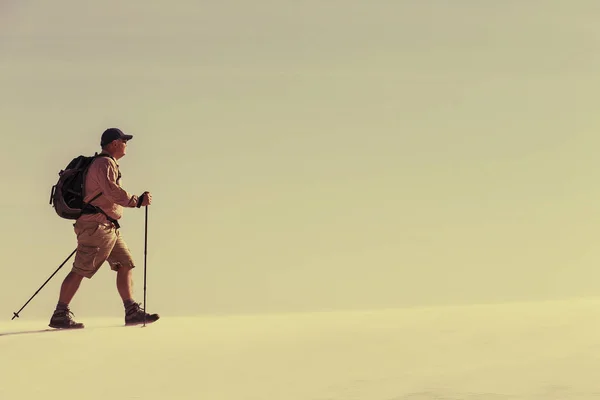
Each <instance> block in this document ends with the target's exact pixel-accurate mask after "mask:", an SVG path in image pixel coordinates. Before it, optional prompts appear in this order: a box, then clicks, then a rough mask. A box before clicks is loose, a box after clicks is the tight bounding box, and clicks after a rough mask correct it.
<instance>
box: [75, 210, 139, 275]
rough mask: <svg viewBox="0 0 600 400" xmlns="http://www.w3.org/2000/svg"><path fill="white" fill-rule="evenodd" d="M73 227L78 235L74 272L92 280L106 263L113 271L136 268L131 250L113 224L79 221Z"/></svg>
mask: <svg viewBox="0 0 600 400" xmlns="http://www.w3.org/2000/svg"><path fill="white" fill-rule="evenodd" d="M73 227H74V230H75V234H76V235H77V252H76V253H75V261H74V262H73V272H75V273H77V274H79V275H82V276H84V277H85V278H91V277H92V276H94V274H95V273H96V272H98V270H99V269H100V267H101V266H102V264H104V262H105V261H108V263H109V264H110V269H112V270H113V271H118V270H119V268H121V267H125V268H134V267H135V265H134V263H133V257H132V256H131V253H130V252H129V248H128V247H127V245H126V244H125V241H123V238H122V237H121V233H120V232H119V231H118V230H117V229H116V228H115V227H114V225H113V224H111V223H98V222H87V221H86V222H83V221H77V222H75V224H73Z"/></svg>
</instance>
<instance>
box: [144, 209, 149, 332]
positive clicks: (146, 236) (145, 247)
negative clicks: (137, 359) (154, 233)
mask: <svg viewBox="0 0 600 400" xmlns="http://www.w3.org/2000/svg"><path fill="white" fill-rule="evenodd" d="M147 254H148V206H146V220H145V223H144V326H146V310H147V308H146V255H147Z"/></svg>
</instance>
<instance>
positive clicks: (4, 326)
mask: <svg viewBox="0 0 600 400" xmlns="http://www.w3.org/2000/svg"><path fill="white" fill-rule="evenodd" d="M599 312H600V301H598V300H596V299H580V300H568V301H567V300H565V301H554V302H537V303H511V304H497V305H474V306H452V307H451V306H449V307H430V308H413V309H390V310H374V311H347V312H339V311H336V312H315V313H295V314H271V315H238V316H231V315H230V316H225V315H223V316H189V317H169V316H163V317H162V318H161V320H159V321H158V322H157V323H155V324H153V325H148V326H146V327H124V326H123V324H122V320H121V319H120V318H118V317H115V318H113V319H110V318H109V319H106V318H103V319H99V318H88V319H86V318H85V317H84V316H76V319H78V320H81V321H82V322H84V323H86V328H85V329H83V330H76V331H46V329H49V328H47V321H40V320H36V321H30V320H27V318H21V319H19V320H14V321H10V322H2V323H0V354H1V355H2V356H1V358H0V359H1V362H0V398H1V399H6V400H21V399H86V400H96V399H98V400H99V399H103V400H104V399H147V400H158V399H161V400H162V399H173V400H176V399H210V400H234V399H235V400H242V399H243V400H246V399H248V400H259V399H261V400H263V399H264V400H351V399H356V400H358V399H360V400H429V399H436V400H442V399H443V400H459V399H461V400H462V399H464V400H483V399H491V400H499V399H511V400H512V399H515V400H516V399H528V400H535V399H539V400H550V399H561V400H566V399H569V400H583V399H596V398H600V381H599V380H598V371H599V370H600V357H599V355H600V335H599V333H600V329H599V328H600V324H599V323H598V314H599Z"/></svg>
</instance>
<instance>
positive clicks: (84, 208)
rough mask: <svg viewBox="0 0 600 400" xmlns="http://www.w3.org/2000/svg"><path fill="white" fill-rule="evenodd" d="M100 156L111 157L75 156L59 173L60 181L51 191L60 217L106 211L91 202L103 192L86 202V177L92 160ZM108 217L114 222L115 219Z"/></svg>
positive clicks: (51, 198)
mask: <svg viewBox="0 0 600 400" xmlns="http://www.w3.org/2000/svg"><path fill="white" fill-rule="evenodd" d="M98 157H110V156H109V155H108V154H98V153H96V154H94V155H93V156H78V157H75V158H74V159H73V160H72V161H71V162H70V163H69V164H68V165H67V167H66V168H65V169H63V170H61V171H60V172H59V173H58V176H59V178H58V182H57V183H56V185H54V186H52V189H51V191H50V204H51V205H52V206H53V207H54V210H55V211H56V213H57V214H58V216H59V217H61V218H65V219H77V218H79V217H80V216H81V215H83V214H95V213H97V212H101V213H102V214H104V215H106V213H105V212H104V211H103V210H102V209H100V208H99V207H97V206H92V205H90V204H89V203H91V202H92V201H94V200H95V199H97V198H98V197H99V196H100V195H102V193H98V195H96V196H94V198H93V199H91V200H90V201H89V202H87V203H84V201H83V199H84V198H85V196H86V193H85V178H86V177H87V171H88V169H89V167H90V165H91V164H92V162H93V161H94V160H95V159H96V158H98ZM106 217H107V218H108V219H109V220H110V221H111V222H113V223H116V221H115V220H113V219H112V218H109V217H108V216H107V215H106Z"/></svg>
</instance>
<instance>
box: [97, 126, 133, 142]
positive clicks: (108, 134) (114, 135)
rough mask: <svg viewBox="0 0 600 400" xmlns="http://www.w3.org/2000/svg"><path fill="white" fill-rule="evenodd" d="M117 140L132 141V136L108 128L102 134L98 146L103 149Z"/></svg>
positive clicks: (116, 129) (117, 129)
mask: <svg viewBox="0 0 600 400" xmlns="http://www.w3.org/2000/svg"><path fill="white" fill-rule="evenodd" d="M117 139H125V140H131V139H133V135H126V134H124V133H123V131H122V130H120V129H119V128H108V129H107V130H105V131H104V133H102V139H101V140H100V146H102V147H104V146H106V145H107V144H109V143H110V142H112V141H113V140H117Z"/></svg>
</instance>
